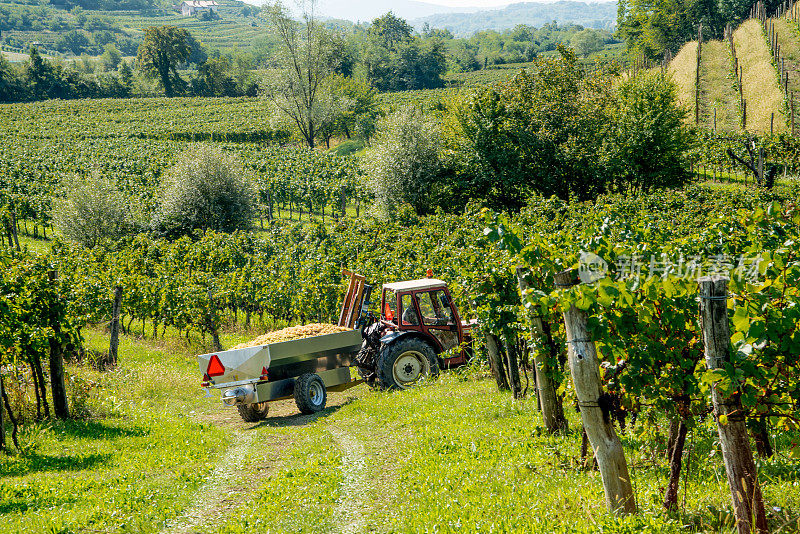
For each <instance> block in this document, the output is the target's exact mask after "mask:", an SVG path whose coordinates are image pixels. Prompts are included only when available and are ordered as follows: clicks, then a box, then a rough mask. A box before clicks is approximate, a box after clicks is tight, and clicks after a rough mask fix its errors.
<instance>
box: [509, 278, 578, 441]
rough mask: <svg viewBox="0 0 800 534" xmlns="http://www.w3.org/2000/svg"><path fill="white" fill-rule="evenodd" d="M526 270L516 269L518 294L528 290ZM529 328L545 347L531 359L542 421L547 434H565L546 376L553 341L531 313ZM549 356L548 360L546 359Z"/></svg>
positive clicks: (561, 412)
mask: <svg viewBox="0 0 800 534" xmlns="http://www.w3.org/2000/svg"><path fill="white" fill-rule="evenodd" d="M527 274H528V269H526V268H524V267H517V280H518V281H519V290H520V293H524V292H525V290H526V289H528V287H529V285H528V281H527V280H526V279H525V277H526V275H527ZM527 316H528V321H529V323H530V327H531V333H532V334H533V335H534V336H537V337H538V338H539V343H540V346H543V347H547V349H546V350H538V351H536V354H535V355H534V357H533V365H534V372H535V373H536V387H537V389H538V391H539V402H540V404H541V406H542V419H543V420H544V426H545V428H546V429H547V431H548V432H550V433H551V434H555V433H556V432H562V431H564V432H566V431H567V430H569V423H567V419H566V418H565V417H564V406H563V404H562V402H561V399H560V398H559V397H558V394H557V393H556V389H557V388H556V384H555V382H553V379H552V378H550V376H549V375H548V374H547V373H548V371H549V370H550V364H549V362H550V361H553V360H554V359H555V356H556V355H555V354H553V349H555V346H554V345H553V340H552V338H551V337H550V336H548V335H546V334H545V325H544V321H542V318H541V317H540V316H539V315H538V314H536V313H533V312H529V313H528V314H527ZM548 338H549V339H548ZM548 356H549V358H548Z"/></svg>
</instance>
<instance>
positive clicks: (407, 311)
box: [400, 294, 419, 326]
mask: <svg viewBox="0 0 800 534" xmlns="http://www.w3.org/2000/svg"><path fill="white" fill-rule="evenodd" d="M400 307H401V308H402V309H403V315H402V321H403V324H404V325H411V326H419V316H418V315H417V308H416V307H415V306H414V301H413V300H412V299H411V295H409V294H406V295H403V296H402V297H400Z"/></svg>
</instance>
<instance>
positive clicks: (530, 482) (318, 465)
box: [0, 332, 800, 534]
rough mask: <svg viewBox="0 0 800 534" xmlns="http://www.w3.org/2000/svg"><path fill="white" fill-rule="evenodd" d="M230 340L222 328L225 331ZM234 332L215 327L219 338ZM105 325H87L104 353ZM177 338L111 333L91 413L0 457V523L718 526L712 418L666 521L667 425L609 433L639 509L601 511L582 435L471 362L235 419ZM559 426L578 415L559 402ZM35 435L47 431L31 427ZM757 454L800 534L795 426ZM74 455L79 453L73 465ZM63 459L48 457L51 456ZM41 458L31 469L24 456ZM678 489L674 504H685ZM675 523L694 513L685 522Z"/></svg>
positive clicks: (37, 527)
mask: <svg viewBox="0 0 800 534" xmlns="http://www.w3.org/2000/svg"><path fill="white" fill-rule="evenodd" d="M230 335H232V334H230ZM233 339H234V338H233V337H231V338H229V339H223V343H230V342H231V341H233ZM106 343H107V335H106V334H105V333H102V332H89V344H90V347H93V348H95V349H99V348H101V347H102V346H104V345H105V344H106ZM198 350H199V347H194V346H188V347H187V346H185V345H182V344H181V342H179V341H178V340H167V341H166V342H163V341H160V340H159V341H155V342H154V341H149V340H148V341H142V340H132V339H130V338H127V337H125V338H123V340H122V343H121V358H120V361H121V368H120V369H119V370H118V371H114V372H113V373H107V374H105V375H104V376H102V377H100V376H97V375H96V374H93V372H91V371H90V370H88V369H85V368H71V369H70V373H71V375H72V376H74V377H78V376H83V378H84V379H88V378H96V379H98V380H101V381H102V384H103V385H102V387H101V388H100V389H99V391H98V392H96V395H97V397H96V399H95V401H96V404H94V406H96V409H97V410H100V408H101V407H103V406H105V408H104V409H105V411H104V412H102V411H98V412H97V414H96V415H95V417H94V419H91V420H89V421H88V422H76V423H75V425H77V427H80V428H82V427H87V426H88V427H91V428H93V430H92V434H91V435H87V432H86V431H85V430H83V431H81V432H77V431H76V429H75V428H71V427H65V426H64V425H61V426H59V425H46V426H42V427H41V428H39V430H38V432H39V435H38V436H37V437H38V439H39V440H40V443H41V445H40V446H39V449H38V450H36V451H31V452H29V453H27V454H28V455H27V456H26V455H19V456H17V457H15V458H11V460H10V461H9V460H7V459H3V462H4V463H2V464H1V465H0V468H2V475H0V532H48V531H53V532H64V533H70V532H75V533H77V532H93V531H97V532H153V533H155V532H159V531H162V532H175V533H189V532H191V533H192V534H194V533H196V532H207V533H212V532H213V533H231V534H234V533H236V534H241V533H244V532H258V533H284V532H293V533H315V534H316V533H348V534H360V533H363V532H378V533H380V532H398V533H402V532H415V533H416V532H434V531H435V532H468V533H472V532H581V533H584V532H585V533H590V532H598V531H603V532H653V533H655V532H658V533H678V532H687V531H689V532H730V531H731V530H732V529H733V524H732V519H731V515H730V495H729V493H728V490H727V483H726V479H725V475H724V467H723V466H722V464H721V460H720V454H719V451H718V450H717V449H718V445H716V444H715V439H714V436H715V432H716V431H715V426H714V423H713V420H710V419H709V420H706V421H705V422H700V423H699V424H698V426H697V427H696V428H695V429H694V430H693V435H692V437H691V440H692V441H691V443H692V446H691V457H690V459H691V469H690V470H689V471H688V472H689V473H690V476H689V479H688V480H687V486H688V492H687V493H686V507H685V510H684V509H682V510H681V513H680V514H678V515H675V516H670V515H665V514H664V513H663V512H662V511H661V507H660V502H661V498H662V497H663V486H664V484H665V480H666V476H667V471H668V470H667V465H666V460H665V459H664V443H663V442H662V441H659V439H657V438H656V437H655V436H654V434H653V432H654V431H655V430H656V429H657V428H661V432H662V433H663V431H664V428H663V427H664V424H665V422H662V421H659V420H657V419H653V420H651V421H642V422H639V423H637V424H636V425H635V426H634V427H633V428H632V429H631V430H630V431H629V432H628V433H626V434H625V435H624V436H623V437H622V441H623V445H624V447H625V452H626V456H627V458H628V462H629V465H630V466H631V475H632V477H633V479H634V487H635V491H636V495H637V501H638V502H639V504H640V507H641V510H640V513H639V514H637V515H636V516H632V517H628V518H615V517H613V516H610V515H608V514H607V513H606V512H605V509H604V506H603V497H602V484H601V480H600V476H599V474H598V473H597V472H594V471H585V470H584V469H583V468H582V467H581V465H582V464H581V462H580V457H579V456H580V455H579V449H580V432H579V431H578V430H573V431H572V432H571V433H569V434H567V435H565V436H549V435H547V434H546V433H545V432H544V431H543V430H542V428H541V426H542V422H541V417H540V414H539V413H538V412H537V411H536V408H535V404H536V403H535V400H534V399H524V400H519V401H515V400H513V399H511V398H510V396H509V395H508V394H507V393H499V392H497V391H496V387H495V385H494V382H493V381H492V380H488V379H486V378H485V376H483V374H482V373H478V372H472V371H470V370H461V371H457V372H445V373H443V374H442V376H441V377H440V379H438V380H437V381H435V382H433V383H431V384H430V385H428V386H426V387H423V388H419V389H416V390H412V391H402V392H393V393H390V392H377V391H371V390H369V389H368V388H367V387H366V386H364V385H359V386H357V387H355V388H353V389H351V390H348V391H345V392H342V393H331V394H330V395H329V398H328V407H327V408H326V409H325V410H323V411H322V412H320V413H318V414H315V415H312V416H308V415H301V414H300V413H299V412H298V410H297V408H296V407H295V406H294V403H293V401H291V400H284V401H277V402H275V403H272V404H271V409H270V416H269V417H268V418H267V419H266V420H265V421H262V422H259V423H244V422H243V421H241V420H240V419H239V416H238V414H237V413H236V411H235V410H232V409H226V408H224V407H222V406H221V405H220V403H219V400H218V399H207V398H204V397H203V395H202V391H201V390H200V389H199V388H198V387H197V386H196V381H197V380H198V379H199V376H198V374H197V369H196V367H195V365H196V364H195V362H194V358H193V356H192V354H194V353H196V352H198ZM567 416H568V417H569V419H570V427H571V428H573V429H579V428H580V425H579V422H578V418H579V416H578V414H576V413H574V412H573V411H572V410H567ZM43 436H44V437H46V439H42V437H43ZM773 439H774V440H775V442H774V445H775V449H776V457H775V458H774V459H772V460H765V461H762V462H761V463H760V476H763V478H762V480H763V481H764V482H763V491H764V495H765V499H766V501H767V506H768V508H769V509H770V510H775V509H780V510H781V512H780V517H777V516H775V517H773V519H772V521H773V526H775V528H776V529H777V527H778V526H780V525H782V524H784V523H788V525H789V526H788V527H786V528H784V530H783V531H784V532H786V531H792V529H794V531H797V530H800V494H798V493H797V492H796V491H795V490H796V483H797V480H798V476H800V472H798V471H796V469H797V466H796V462H795V464H792V463H791V462H790V461H789V460H787V458H788V456H787V450H788V449H787V448H788V447H789V442H790V441H791V440H796V439H797V437H796V435H785V436H784V435H783V434H780V433H776V434H775V435H774V436H773ZM78 453H81V454H82V456H81V458H84V460H83V461H78V456H77V455H78ZM59 458H60V459H61V460H59ZM34 461H35V462H38V464H35V465H36V466H37V467H36V468H35V469H34V468H32V464H31V462H34ZM683 487H684V486H683V484H682V486H681V499H683ZM685 525H689V527H688V528H687V527H686V526H685Z"/></svg>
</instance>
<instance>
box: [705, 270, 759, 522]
mask: <svg viewBox="0 0 800 534" xmlns="http://www.w3.org/2000/svg"><path fill="white" fill-rule="evenodd" d="M698 286H699V290H700V324H701V327H702V329H703V344H704V345H705V359H706V367H707V368H708V369H709V370H713V369H722V368H724V367H725V366H726V365H729V364H730V344H731V336H730V326H729V324H728V304H727V299H728V278H725V277H721V276H705V277H702V278H700V279H699V280H698ZM711 401H712V403H713V405H714V416H715V419H716V420H717V431H718V432H719V441H720V444H721V446H722V457H723V460H724V461H725V471H726V472H727V474H728V485H729V486H730V489H731V496H732V498H733V511H734V514H735V516H736V527H737V531H738V532H739V534H749V533H750V532H752V531H753V524H752V521H753V519H755V528H756V530H757V531H758V532H768V529H767V518H766V515H765V513H764V501H763V500H762V498H761V488H760V487H759V485H758V473H757V472H756V466H755V463H754V462H753V451H752V450H751V449H750V439H749V437H748V435H747V426H746V425H745V418H744V412H743V410H742V402H741V399H740V397H739V395H738V394H737V393H734V394H733V395H731V396H730V397H724V396H723V394H722V393H721V392H720V391H719V390H718V389H717V387H716V384H712V386H711Z"/></svg>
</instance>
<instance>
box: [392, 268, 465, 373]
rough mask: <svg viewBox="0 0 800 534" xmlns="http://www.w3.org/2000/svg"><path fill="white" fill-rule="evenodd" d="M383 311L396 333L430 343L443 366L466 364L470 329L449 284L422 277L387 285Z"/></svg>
mask: <svg viewBox="0 0 800 534" xmlns="http://www.w3.org/2000/svg"><path fill="white" fill-rule="evenodd" d="M380 309H381V319H382V320H383V321H384V322H385V323H386V324H388V325H389V326H390V327H391V328H392V329H394V330H395V331H397V332H409V333H416V334H417V335H418V336H419V337H422V338H424V339H425V340H427V341H428V343H429V344H430V345H432V347H433V348H434V350H435V351H436V353H437V354H439V355H440V357H441V358H442V364H443V366H444V367H453V366H457V365H461V364H464V363H466V361H467V356H468V355H467V353H466V349H465V347H467V346H468V345H469V342H470V341H471V340H470V333H469V330H470V327H469V325H468V324H466V323H462V321H461V317H460V316H459V314H458V309H457V308H456V306H455V304H454V303H453V299H452V298H451V296H450V290H449V289H448V287H447V282H444V281H442V280H437V279H435V278H422V279H419V280H407V281H404V282H393V283H390V284H384V285H383V291H382V293H381V308H380ZM459 347H460V350H455V351H454V350H452V349H458V348H459Z"/></svg>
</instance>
